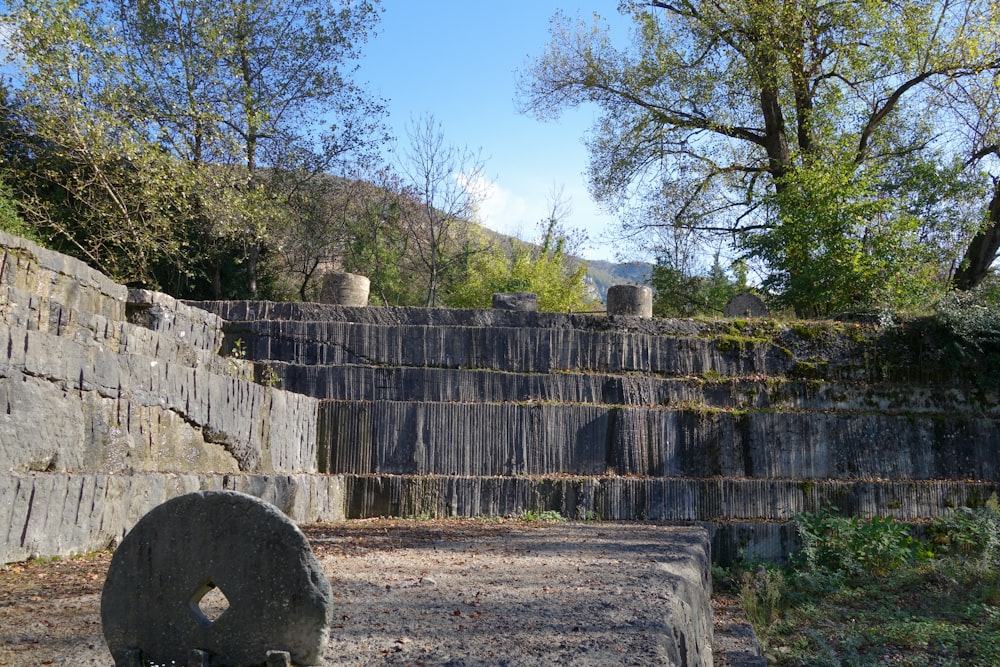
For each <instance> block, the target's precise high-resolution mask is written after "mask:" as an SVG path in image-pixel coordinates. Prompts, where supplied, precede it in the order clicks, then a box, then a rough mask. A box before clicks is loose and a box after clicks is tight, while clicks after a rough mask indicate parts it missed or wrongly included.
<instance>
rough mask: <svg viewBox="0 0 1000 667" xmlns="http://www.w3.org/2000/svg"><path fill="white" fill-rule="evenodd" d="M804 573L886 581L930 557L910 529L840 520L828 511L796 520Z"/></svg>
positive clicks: (876, 520)
mask: <svg viewBox="0 0 1000 667" xmlns="http://www.w3.org/2000/svg"><path fill="white" fill-rule="evenodd" d="M796 527H797V528H798V533H799V538H800V539H801V541H802V549H801V551H800V554H799V557H800V558H801V562H802V567H803V568H804V569H805V570H807V571H813V572H815V571H824V572H827V573H831V574H835V575H844V576H847V577H873V576H874V577H885V576H888V575H889V574H890V573H892V572H893V571H894V570H896V569H898V568H900V567H902V566H903V565H907V564H911V563H914V562H916V561H919V560H923V559H927V558H930V557H931V556H933V554H932V553H931V552H930V551H929V550H928V549H927V548H926V546H925V545H923V544H922V543H921V542H920V540H918V539H916V538H915V537H914V536H913V535H912V533H911V529H910V527H909V526H907V525H906V524H904V523H901V522H898V521H896V520H895V519H892V518H885V517H879V516H873V517H869V518H862V517H841V516H838V515H837V514H836V513H834V512H833V511H831V510H829V509H824V510H822V511H820V512H819V513H817V514H808V513H807V514H802V515H800V516H799V517H798V518H797V519H796Z"/></svg>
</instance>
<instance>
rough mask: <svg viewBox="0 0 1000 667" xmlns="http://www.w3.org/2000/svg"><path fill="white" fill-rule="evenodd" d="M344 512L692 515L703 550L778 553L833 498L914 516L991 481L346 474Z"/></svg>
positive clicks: (855, 511)
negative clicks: (802, 521)
mask: <svg viewBox="0 0 1000 667" xmlns="http://www.w3.org/2000/svg"><path fill="white" fill-rule="evenodd" d="M343 484H344V493H345V496H346V497H345V502H346V505H345V513H346V516H347V518H352V519H357V518H371V517H429V518H430V517H435V518H445V517H453V516H462V517H479V516H481V517H490V516H519V515H522V514H523V513H525V512H534V513H536V514H537V513H540V512H545V511H552V512H558V513H559V514H560V515H562V516H563V517H565V518H568V519H572V520H582V521H656V522H667V523H672V522H679V523H683V524H692V523H693V524H699V525H704V526H706V527H707V528H708V529H709V532H710V534H711V537H712V560H713V561H714V562H717V563H720V564H723V565H728V564H731V563H733V562H737V561H741V560H742V561H746V560H750V561H753V560H760V561H767V562H780V561H784V560H786V559H787V558H788V557H789V555H790V554H791V553H792V552H793V551H794V550H795V549H797V548H798V540H797V534H796V530H795V523H794V518H795V517H796V516H797V515H799V514H801V513H803V512H817V511H819V510H820V509H822V508H835V509H837V510H839V511H840V513H841V514H842V515H844V516H891V517H894V518H896V519H899V520H900V521H904V522H918V523H922V522H925V521H926V520H929V519H931V518H933V517H937V516H944V515H947V514H949V513H951V512H953V511H954V509H955V508H957V507H962V506H967V505H969V506H976V505H981V504H982V503H983V502H984V501H985V500H986V499H988V498H989V497H990V496H991V495H993V494H997V493H1000V484H997V483H987V482H972V481H952V480H923V481H905V480H904V481H896V482H892V481H875V480H855V481H836V480H821V481H808V480H790V479H732V478H731V479H720V478H712V479H664V478H659V479H655V478H651V479H637V478H629V477H566V476H564V477H457V476H441V477H433V476H415V475H402V476H399V475H345V476H343Z"/></svg>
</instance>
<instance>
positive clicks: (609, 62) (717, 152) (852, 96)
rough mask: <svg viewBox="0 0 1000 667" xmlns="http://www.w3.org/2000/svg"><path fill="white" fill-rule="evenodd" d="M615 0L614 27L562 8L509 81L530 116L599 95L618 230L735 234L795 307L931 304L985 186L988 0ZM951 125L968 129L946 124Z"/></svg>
mask: <svg viewBox="0 0 1000 667" xmlns="http://www.w3.org/2000/svg"><path fill="white" fill-rule="evenodd" d="M619 11H620V12H621V13H622V14H624V15H626V16H628V17H630V18H631V19H632V23H633V27H634V30H633V31H632V37H631V40H630V42H628V43H624V42H623V40H621V39H615V38H614V37H615V36H613V35H612V34H611V33H610V30H609V28H608V26H607V24H606V23H604V22H603V21H601V20H600V19H599V17H595V18H594V20H593V22H592V23H587V22H585V21H582V20H579V19H576V20H574V19H573V18H571V17H569V16H567V15H566V14H557V16H556V17H555V18H554V19H553V24H552V30H551V39H550V43H549V45H548V47H547V48H546V50H545V51H544V52H543V54H542V55H541V56H540V57H539V58H538V59H537V60H536V61H535V63H534V65H533V67H532V69H531V70H530V71H529V72H527V73H526V75H525V76H524V77H523V79H522V81H521V86H520V87H521V100H522V109H523V111H525V112H527V113H531V114H534V115H536V116H537V117H540V118H545V119H548V118H554V117H558V115H559V114H560V113H561V112H562V111H563V110H564V109H568V108H573V107H575V106H578V105H594V106H596V107H597V108H599V109H600V112H601V114H600V117H599V118H598V119H597V120H596V122H595V125H594V128H593V131H592V133H591V135H590V139H589V141H588V148H589V152H590V168H589V175H590V180H591V187H592V190H593V191H594V193H595V196H596V197H597V198H598V199H599V200H601V201H602V202H603V203H604V204H606V205H608V206H611V207H613V208H616V209H617V210H618V211H619V212H620V213H621V214H622V218H623V220H624V224H625V231H626V232H628V233H629V234H631V235H633V236H636V237H639V238H647V239H649V246H650V249H655V248H656V247H657V244H658V240H659V239H660V238H661V237H662V235H664V234H666V235H669V234H671V233H672V231H673V230H677V229H683V230H688V231H690V232H691V233H693V234H695V235H697V236H699V237H700V238H702V239H704V244H705V245H706V246H708V247H712V246H714V245H715V244H718V243H730V244H732V245H733V247H734V249H735V250H738V251H743V252H745V253H747V256H748V259H751V260H755V267H754V268H755V269H760V271H761V272H762V275H764V276H767V281H766V282H765V287H766V288H768V289H769V290H771V291H772V292H773V293H774V294H775V295H776V296H779V297H781V298H782V299H783V300H784V303H785V304H787V305H789V306H791V307H793V308H795V310H796V311H797V312H798V313H799V314H800V315H828V314H832V313H839V312H858V311H863V310H871V309H876V308H884V307H890V308H907V307H910V306H911V305H913V304H917V305H926V304H927V303H928V302H929V301H931V300H932V299H933V298H934V297H935V296H937V295H938V294H939V293H940V292H941V291H942V290H943V288H944V285H945V284H946V283H947V281H948V279H949V276H950V274H951V272H952V271H953V270H954V268H955V266H956V265H957V264H958V262H957V261H956V258H959V257H962V256H963V248H964V247H966V246H970V247H971V245H972V242H973V240H974V235H975V233H976V232H977V231H980V230H981V229H982V228H981V227H980V224H981V223H982V221H983V220H984V219H985V218H984V216H983V212H984V211H985V210H986V209H987V208H988V205H987V202H988V201H989V197H990V195H989V194H988V192H987V189H986V188H984V187H983V186H984V185H985V181H984V179H983V178H982V174H981V173H980V171H981V170H982V168H983V167H982V166H979V165H980V162H983V161H984V160H985V159H987V158H988V159H991V160H995V152H996V145H997V142H996V130H995V128H996V123H995V122H993V119H994V118H995V117H996V109H997V107H998V103H1000V102H998V100H1000V97H997V94H996V78H995V77H996V71H997V63H996V59H995V56H993V55H991V54H994V53H995V52H996V50H997V48H998V38H997V34H998V32H997V30H996V26H997V25H998V23H1000V7H998V5H997V4H996V3H995V2H989V1H985V0H962V1H961V2H957V3H940V2H935V1H933V0H921V1H919V2H908V3H905V6H900V7H896V8H894V10H893V11H887V10H886V7H885V5H882V4H879V3H876V2H868V1H866V2H857V3H850V4H842V3H795V2H776V1H774V0H748V1H747V2H741V3H718V2H710V1H709V0H692V1H691V2H684V3H670V2H647V1H641V0H626V1H623V2H621V3H619ZM861 82H863V83H861ZM973 84H975V85H973ZM959 98H961V99H962V103H961V104H959V103H958V102H957V101H956V100H958V99H959ZM956 126H962V130H966V129H967V130H968V131H966V132H964V135H965V137H972V139H971V140H968V141H963V140H957V141H948V140H944V141H942V140H941V136H942V133H943V132H947V130H943V128H954V127H956ZM955 134H958V133H957V132H956V133H955ZM993 201H994V203H996V202H997V199H995V198H994V200H993ZM995 210H997V211H1000V208H995ZM990 224H992V225H994V227H989V228H988V229H987V231H995V224H996V221H995V218H994V219H993V220H992V221H991V223H990ZM993 250H994V251H995V248H994V249H993ZM980 254H981V253H980ZM993 255H995V252H993ZM989 260H990V261H992V257H990V258H989ZM988 264H989V262H987V265H988ZM675 268H676V267H675ZM666 278H667V280H668V281H671V282H673V283H675V284H677V283H680V282H681V281H680V278H683V275H681V276H678V275H673V276H670V275H668V276H666ZM680 286H681V288H682V289H681V291H682V292H685V293H696V292H697V290H695V289H693V288H692V287H691V286H689V285H683V284H681V285H680ZM682 306H683V307H689V306H687V305H686V304H682Z"/></svg>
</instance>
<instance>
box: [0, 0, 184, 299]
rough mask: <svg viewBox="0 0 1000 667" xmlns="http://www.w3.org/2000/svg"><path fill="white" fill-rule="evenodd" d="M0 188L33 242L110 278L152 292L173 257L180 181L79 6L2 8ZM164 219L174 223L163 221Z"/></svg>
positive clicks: (102, 33)
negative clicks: (5, 84)
mask: <svg viewBox="0 0 1000 667" xmlns="http://www.w3.org/2000/svg"><path fill="white" fill-rule="evenodd" d="M7 9H8V13H7V14H6V15H4V16H3V19H2V23H3V28H4V30H5V36H6V45H7V51H6V57H7V59H8V62H9V63H10V64H11V65H13V66H15V67H16V72H17V73H16V82H17V84H18V86H17V87H11V88H7V89H5V90H4V91H3V99H2V115H3V118H2V124H0V142H2V145H0V151H2V155H3V163H2V171H3V180H4V181H5V182H6V183H7V184H9V186H10V187H11V189H12V190H13V193H14V195H15V198H16V200H17V201H18V204H19V207H20V211H21V214H22V217H23V219H24V220H25V222H26V223H28V224H29V225H30V226H31V227H32V228H33V229H34V230H35V233H36V235H37V237H38V238H40V239H42V240H44V242H45V243H47V244H48V245H51V246H52V247H54V248H55V249H57V250H60V251H63V252H68V253H69V254H72V255H75V256H77V257H80V258H81V259H83V260H84V261H87V262H88V263H90V264H91V265H92V266H94V267H96V268H98V269H100V270H101V271H104V272H105V273H107V274H109V275H110V276H112V277H114V278H115V279H117V280H119V281H121V282H126V283H135V284H150V283H154V284H155V278H154V276H153V271H154V267H155V266H156V265H157V264H171V265H179V264H180V263H181V262H183V257H184V252H185V249H184V244H183V238H184V232H183V226H184V225H183V220H184V218H185V215H186V201H185V199H184V197H183V196H178V195H179V193H182V192H183V190H184V188H185V187H186V185H187V184H188V183H189V176H190V174H189V173H188V172H187V171H186V170H185V169H184V168H183V165H180V164H178V163H177V162H176V161H175V160H172V159H171V158H170V157H169V156H168V155H165V154H164V153H163V152H162V151H160V150H158V149H157V148H156V147H155V146H153V145H152V144H151V143H150V142H149V140H148V137H147V136H146V135H145V133H144V131H143V128H142V127H141V126H140V125H138V124H137V123H135V122H134V114H133V111H134V107H133V106H132V105H131V103H130V100H129V99H128V96H127V94H126V92H127V87H126V86H125V85H124V83H123V81H124V70H123V66H122V61H121V58H120V57H119V56H120V52H119V51H118V49H116V48H114V47H113V46H112V47H110V48H109V45H114V44H116V42H115V36H114V34H113V31H111V30H110V29H109V27H108V26H107V25H106V24H105V23H103V22H102V21H101V20H100V12H99V10H98V9H97V8H94V7H92V6H90V5H81V4H76V3H72V2H58V3H57V2H35V1H34V0H25V1H24V2H20V3H8V5H7ZM175 220H179V221H180V222H177V223H175V222H174V221H175Z"/></svg>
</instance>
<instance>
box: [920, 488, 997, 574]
mask: <svg viewBox="0 0 1000 667" xmlns="http://www.w3.org/2000/svg"><path fill="white" fill-rule="evenodd" d="M927 534H928V538H929V540H930V542H931V544H932V545H933V547H934V549H935V550H936V551H937V553H938V554H940V555H943V556H961V557H964V558H978V559H980V560H982V561H983V563H984V564H986V565H988V566H990V567H996V566H998V565H1000V501H998V500H997V495H996V493H994V494H993V495H992V496H990V498H989V500H987V501H986V502H985V503H984V504H983V505H982V506H979V507H963V508H960V509H957V510H955V511H954V512H952V513H951V514H948V515H947V516H940V517H936V518H935V519H934V521H933V522H932V523H931V525H930V527H929V528H928V530H927Z"/></svg>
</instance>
